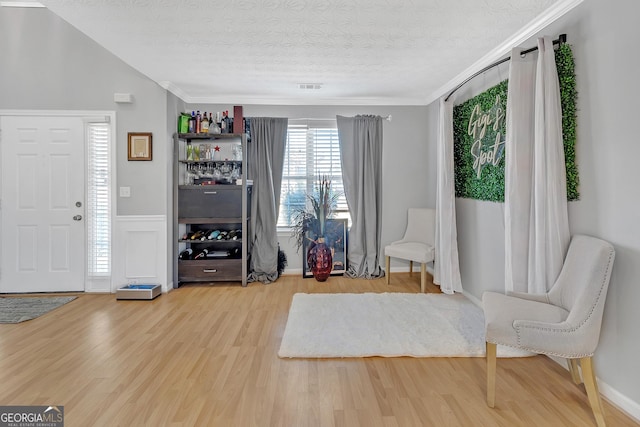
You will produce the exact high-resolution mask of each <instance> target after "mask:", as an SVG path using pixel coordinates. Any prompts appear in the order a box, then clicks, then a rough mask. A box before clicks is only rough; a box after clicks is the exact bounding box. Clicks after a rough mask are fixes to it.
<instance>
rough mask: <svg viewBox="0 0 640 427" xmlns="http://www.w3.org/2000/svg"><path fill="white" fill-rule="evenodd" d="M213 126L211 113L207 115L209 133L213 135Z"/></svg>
mask: <svg viewBox="0 0 640 427" xmlns="http://www.w3.org/2000/svg"><path fill="white" fill-rule="evenodd" d="M214 126H215V124H214V123H213V117H212V114H211V113H209V132H211V133H215V132H214V130H215V129H213V127H214Z"/></svg>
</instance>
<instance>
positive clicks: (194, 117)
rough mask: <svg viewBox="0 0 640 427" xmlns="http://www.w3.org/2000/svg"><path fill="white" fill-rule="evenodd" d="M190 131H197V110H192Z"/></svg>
mask: <svg viewBox="0 0 640 427" xmlns="http://www.w3.org/2000/svg"><path fill="white" fill-rule="evenodd" d="M188 127H189V133H194V132H195V131H196V112H195V111H191V117H189V124H188Z"/></svg>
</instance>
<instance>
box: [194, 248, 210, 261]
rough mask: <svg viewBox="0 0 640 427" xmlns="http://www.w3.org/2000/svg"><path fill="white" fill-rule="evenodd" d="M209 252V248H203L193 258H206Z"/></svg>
mask: <svg viewBox="0 0 640 427" xmlns="http://www.w3.org/2000/svg"><path fill="white" fill-rule="evenodd" d="M208 253H209V249H207V248H202V249H200V250H199V251H198V253H196V254H195V255H194V257H193V259H205V258H206V257H207V254H208Z"/></svg>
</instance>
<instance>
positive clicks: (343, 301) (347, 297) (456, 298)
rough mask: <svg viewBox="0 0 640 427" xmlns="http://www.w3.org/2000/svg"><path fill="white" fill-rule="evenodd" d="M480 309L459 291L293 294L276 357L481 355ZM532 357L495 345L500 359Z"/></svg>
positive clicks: (482, 319)
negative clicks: (458, 292) (447, 293)
mask: <svg viewBox="0 0 640 427" xmlns="http://www.w3.org/2000/svg"><path fill="white" fill-rule="evenodd" d="M484 355H485V341H484V313H483V311H482V309H481V308H480V307H478V306H476V305H475V304H474V303H472V302H471V301H469V300H468V299H467V298H465V297H464V296H462V295H445V294H403V293H382V294H379V293H364V294H302V293H298V294H295V295H294V296H293V301H292V302H291V309H290V310H289V319H288V320H287V326H286V327H285V330H284V336H283V337H282V344H281V346H280V351H279V352H278V356H280V357H307V358H317V357H368V356H383V357H396V356H413V357H483V356H484ZM527 355H530V354H529V353H527V352H523V351H519V350H517V349H512V348H508V347H502V346H498V357H521V356H527Z"/></svg>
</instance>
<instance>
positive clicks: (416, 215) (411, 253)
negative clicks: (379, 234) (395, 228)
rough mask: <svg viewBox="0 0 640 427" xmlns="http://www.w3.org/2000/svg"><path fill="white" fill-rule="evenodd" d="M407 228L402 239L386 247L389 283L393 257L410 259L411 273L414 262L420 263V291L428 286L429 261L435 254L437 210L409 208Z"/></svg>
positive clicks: (410, 272)
mask: <svg viewBox="0 0 640 427" xmlns="http://www.w3.org/2000/svg"><path fill="white" fill-rule="evenodd" d="M407 215H408V217H407V228H406V230H405V232H404V237H403V238H402V239H401V240H398V241H396V242H393V243H391V244H389V245H387V246H385V248H384V255H385V258H386V259H385V267H386V276H387V285H388V284H389V283H390V280H391V270H390V266H391V257H394V258H401V259H405V260H409V274H412V273H413V262H414V261H415V262H419V263H420V291H421V292H425V290H426V287H427V263H429V262H432V261H433V260H434V256H435V248H434V243H435V234H436V232H435V229H436V211H435V209H428V208H409V211H408V214H407Z"/></svg>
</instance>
